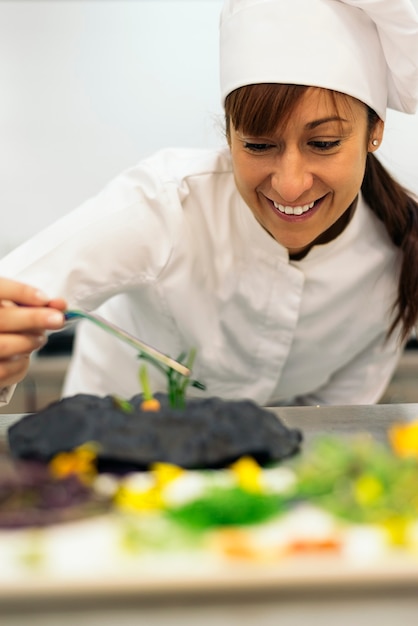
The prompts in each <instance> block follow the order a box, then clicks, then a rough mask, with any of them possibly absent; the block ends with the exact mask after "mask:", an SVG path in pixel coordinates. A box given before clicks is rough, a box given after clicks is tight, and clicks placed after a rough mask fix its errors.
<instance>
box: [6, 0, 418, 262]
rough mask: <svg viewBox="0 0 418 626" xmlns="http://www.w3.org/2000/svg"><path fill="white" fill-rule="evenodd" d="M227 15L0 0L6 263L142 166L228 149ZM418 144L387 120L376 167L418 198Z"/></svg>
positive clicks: (193, 6)
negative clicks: (188, 152)
mask: <svg viewBox="0 0 418 626" xmlns="http://www.w3.org/2000/svg"><path fill="white" fill-rule="evenodd" d="M413 2H414V5H415V6H416V8H417V10H418V0H413ZM221 6H222V0H182V1H180V0H148V1H147V0H131V1H129V0H0V85H1V91H0V93H1V97H0V203H1V215H2V224H1V228H0V256H2V255H4V254H5V253H7V252H8V251H9V250H10V249H12V248H13V247H15V246H16V245H18V244H19V243H21V242H22V241H24V240H25V239H27V238H28V237H29V236H31V235H32V234H33V233H35V232H36V231H37V230H39V229H41V228H43V227H44V226H46V225H47V224H48V223H50V222H52V221H53V220H55V219H56V218H58V217H59V216H60V215H63V214H64V213H66V212H68V211H69V210H71V209H72V208H75V207H76V206H77V205H78V204H80V203H81V202H82V201H84V200H85V199H87V198H88V197H89V196H91V195H92V194H95V193H96V192H98V191H99V190H100V189H101V188H102V187H103V186H104V185H105V184H106V183H107V182H108V181H109V180H110V179H111V178H112V177H113V176H115V175H116V174H118V173H119V172H120V171H121V170H123V169H124V168H126V167H128V166H130V165H132V164H134V163H136V162H137V161H138V160H139V159H141V158H142V157H143V156H146V155H147V154H150V153H152V152H154V151H155V150H157V149H159V148H161V147H167V146H196V147H210V146H216V145H220V144H223V142H224V138H223V134H222V125H223V122H222V110H221V107H220V100H219V88H218V20H219V12H220V8H221ZM417 140H418V116H417V115H415V116H406V115H402V114H396V113H391V114H390V115H389V118H388V120H387V127H386V136H385V141H384V144H383V146H382V148H381V150H380V156H381V157H382V160H383V161H384V162H385V164H386V165H387V166H388V167H389V168H390V169H391V170H392V171H393V172H394V173H395V174H397V176H398V177H399V178H400V180H401V182H403V183H404V184H406V185H407V186H408V187H409V188H412V189H413V190H414V191H415V192H416V193H417V194H418V174H417V152H418V146H417V143H418V142H417Z"/></svg>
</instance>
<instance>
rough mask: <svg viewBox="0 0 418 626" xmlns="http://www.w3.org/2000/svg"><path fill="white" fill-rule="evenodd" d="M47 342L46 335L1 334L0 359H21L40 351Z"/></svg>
mask: <svg viewBox="0 0 418 626" xmlns="http://www.w3.org/2000/svg"><path fill="white" fill-rule="evenodd" d="M46 342H47V337H46V335H45V334H39V333H38V334H30V333H26V334H23V333H22V334H6V333H0V359H12V358H13V357H16V358H19V357H20V356H22V355H28V354H30V353H31V352H33V351H34V350H39V349H40V348H42V347H43V346H44V345H45V344H46Z"/></svg>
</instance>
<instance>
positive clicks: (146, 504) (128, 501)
mask: <svg viewBox="0 0 418 626" xmlns="http://www.w3.org/2000/svg"><path fill="white" fill-rule="evenodd" d="M114 504H115V506H117V507H118V508H120V509H122V510H124V511H128V512H150V511H157V510H159V509H161V508H163V506H164V502H163V499H162V496H161V489H160V488H159V487H157V486H154V487H150V488H149V489H145V490H138V491H137V490H135V489H132V488H129V487H126V486H123V485H122V486H121V487H120V488H119V489H118V490H117V492H116V494H115V496H114Z"/></svg>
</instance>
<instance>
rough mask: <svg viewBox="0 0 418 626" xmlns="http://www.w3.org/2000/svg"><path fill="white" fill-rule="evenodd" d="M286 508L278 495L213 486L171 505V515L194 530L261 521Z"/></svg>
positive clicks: (168, 512) (168, 514)
mask: <svg viewBox="0 0 418 626" xmlns="http://www.w3.org/2000/svg"><path fill="white" fill-rule="evenodd" d="M282 510H283V501H282V499H281V498H280V497H279V496H278V495H277V494H275V495H272V494H262V493H250V492H248V491H244V490H243V489H240V488H239V487H234V488H230V489H225V488H224V489H222V488H219V487H217V488H213V489H211V490H209V491H208V492H207V493H206V494H205V495H204V496H203V497H201V498H199V499H197V500H194V501H192V502H188V503H187V504H184V505H183V506H181V507H178V508H174V509H170V510H169V511H167V516H168V517H169V518H170V519H172V520H174V521H176V522H178V523H180V524H182V525H186V526H189V527H190V528H192V529H194V530H204V529H208V528H215V527H217V526H244V525H250V524H257V523H260V522H264V521H265V520H267V519H269V518H270V517H273V516H274V515H277V514H278V513H280V512H281V511H282Z"/></svg>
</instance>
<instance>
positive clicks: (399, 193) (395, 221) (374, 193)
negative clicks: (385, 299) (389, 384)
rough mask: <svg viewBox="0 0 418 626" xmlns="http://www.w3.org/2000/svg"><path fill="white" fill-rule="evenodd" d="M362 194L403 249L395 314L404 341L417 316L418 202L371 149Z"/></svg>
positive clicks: (393, 323) (391, 236)
mask: <svg viewBox="0 0 418 626" xmlns="http://www.w3.org/2000/svg"><path fill="white" fill-rule="evenodd" d="M361 190H362V193H363V196H364V199H365V200H366V202H367V204H368V205H369V207H370V209H371V210H372V211H373V213H375V214H376V215H377V217H378V218H379V219H380V220H381V221H382V222H383V224H384V225H385V228H386V230H387V232H388V235H389V237H390V239H391V241H392V242H393V243H394V245H395V246H397V247H398V248H400V249H401V251H402V253H403V254H402V264H401V270H400V275H399V284H398V295H397V298H396V301H395V303H394V313H395V317H394V320H393V322H392V325H391V327H390V329H389V335H390V334H391V333H392V332H393V331H394V330H395V328H396V326H397V325H398V324H401V326H402V332H401V337H402V340H406V339H407V338H408V336H409V335H410V333H411V331H412V329H413V327H414V325H415V322H416V320H417V318H418V203H417V202H416V201H415V200H413V198H412V197H411V196H410V195H409V194H408V192H407V191H406V190H405V189H404V188H403V187H402V185H400V184H399V183H397V182H396V181H395V180H394V179H393V178H392V176H391V175H390V174H389V172H388V171H387V170H386V169H385V168H384V167H383V165H382V164H381V163H380V162H379V161H378V159H377V158H376V157H375V156H374V154H372V153H371V152H369V153H368V155H367V162H366V171H365V175H364V179H363V183H362V188H361Z"/></svg>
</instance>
